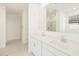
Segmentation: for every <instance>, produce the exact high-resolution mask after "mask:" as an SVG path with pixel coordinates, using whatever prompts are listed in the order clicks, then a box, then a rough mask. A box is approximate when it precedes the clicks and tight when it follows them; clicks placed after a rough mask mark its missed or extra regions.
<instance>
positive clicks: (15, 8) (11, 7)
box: [0, 3, 27, 13]
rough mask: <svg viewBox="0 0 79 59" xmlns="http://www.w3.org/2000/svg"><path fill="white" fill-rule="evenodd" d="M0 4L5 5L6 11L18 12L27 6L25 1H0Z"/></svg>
mask: <svg viewBox="0 0 79 59" xmlns="http://www.w3.org/2000/svg"><path fill="white" fill-rule="evenodd" d="M0 5H2V6H5V7H6V9H7V12H17V13H20V12H22V10H24V9H25V8H27V4H26V3H0Z"/></svg>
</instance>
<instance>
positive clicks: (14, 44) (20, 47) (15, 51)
mask: <svg viewBox="0 0 79 59" xmlns="http://www.w3.org/2000/svg"><path fill="white" fill-rule="evenodd" d="M27 49H28V48H27V45H24V44H22V43H21V41H20V40H13V41H10V42H8V43H7V46H6V48H0V56H32V54H28V50H27Z"/></svg>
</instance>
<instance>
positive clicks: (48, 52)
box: [42, 43, 67, 56]
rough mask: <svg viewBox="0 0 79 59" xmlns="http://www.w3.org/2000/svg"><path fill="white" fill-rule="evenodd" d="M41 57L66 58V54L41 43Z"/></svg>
mask: <svg viewBox="0 0 79 59" xmlns="http://www.w3.org/2000/svg"><path fill="white" fill-rule="evenodd" d="M42 56H67V54H66V53H65V52H62V50H59V49H58V48H56V47H53V46H50V45H49V44H47V43H42Z"/></svg>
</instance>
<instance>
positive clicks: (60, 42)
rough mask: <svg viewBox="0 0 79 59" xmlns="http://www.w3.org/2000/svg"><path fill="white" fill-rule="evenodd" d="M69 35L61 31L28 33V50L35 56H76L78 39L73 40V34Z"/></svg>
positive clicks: (77, 53) (78, 53) (78, 48)
mask: <svg viewBox="0 0 79 59" xmlns="http://www.w3.org/2000/svg"><path fill="white" fill-rule="evenodd" d="M69 35H71V34H69ZM69 35H68V34H63V35H61V33H51V34H48V35H46V33H45V34H34V35H30V41H31V42H30V50H31V52H32V53H33V54H34V55H35V56H78V55H79V47H78V46H79V41H77V40H74V38H75V37H73V38H71V36H73V35H71V36H69ZM77 38H78V37H76V39H77Z"/></svg>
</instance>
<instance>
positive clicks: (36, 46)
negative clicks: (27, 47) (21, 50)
mask: <svg viewBox="0 0 79 59" xmlns="http://www.w3.org/2000/svg"><path fill="white" fill-rule="evenodd" d="M31 51H32V53H33V54H34V55H35V56H41V42H40V41H39V40H37V39H36V38H34V37H32V38H31Z"/></svg>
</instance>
